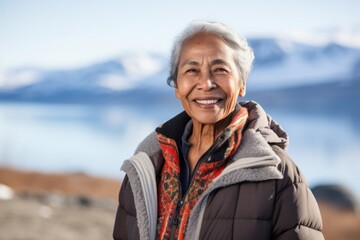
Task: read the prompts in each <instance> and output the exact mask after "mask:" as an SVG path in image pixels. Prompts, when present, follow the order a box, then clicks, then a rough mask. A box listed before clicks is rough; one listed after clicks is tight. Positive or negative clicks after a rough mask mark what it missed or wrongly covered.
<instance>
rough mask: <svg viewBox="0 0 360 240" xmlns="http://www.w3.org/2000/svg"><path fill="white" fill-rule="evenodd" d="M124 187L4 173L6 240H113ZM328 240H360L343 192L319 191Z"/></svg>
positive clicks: (0, 206)
mask: <svg viewBox="0 0 360 240" xmlns="http://www.w3.org/2000/svg"><path fill="white" fill-rule="evenodd" d="M120 184H121V182H120V181H119V180H114V179H105V178H100V177H94V176H89V175H86V174H83V173H72V174H60V173H59V174H45V173H37V172H24V171H19V170H14V169H9V168H0V239H1V240H24V239H26V240H43V239H44V240H45V239H47V240H48V239H51V240H63V239H66V240H78V239H87V240H107V239H109V240H110V239H112V231H113V224H114V219H115V214H116V207H117V194H118V191H119V187H120ZM313 191H314V194H315V196H316V197H317V200H318V202H319V206H320V211H321V214H322V218H323V226H324V236H325V239H327V240H360V214H359V210H360V209H359V208H358V206H359V205H358V200H357V199H356V197H355V196H354V195H352V194H351V193H349V192H347V191H346V189H344V188H342V187H339V186H331V185H330V186H319V187H317V188H314V189H313Z"/></svg>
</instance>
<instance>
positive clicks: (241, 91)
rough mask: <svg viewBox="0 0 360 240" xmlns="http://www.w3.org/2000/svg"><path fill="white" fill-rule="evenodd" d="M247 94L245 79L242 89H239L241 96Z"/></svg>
mask: <svg viewBox="0 0 360 240" xmlns="http://www.w3.org/2000/svg"><path fill="white" fill-rule="evenodd" d="M245 95H246V81H244V82H243V83H242V84H241V87H240V91H239V97H245Z"/></svg>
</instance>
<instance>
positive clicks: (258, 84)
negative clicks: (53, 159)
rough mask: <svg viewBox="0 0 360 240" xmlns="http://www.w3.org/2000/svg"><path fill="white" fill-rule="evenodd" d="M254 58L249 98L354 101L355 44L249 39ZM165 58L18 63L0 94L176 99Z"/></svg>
mask: <svg viewBox="0 0 360 240" xmlns="http://www.w3.org/2000/svg"><path fill="white" fill-rule="evenodd" d="M250 44H251V46H252V47H253V49H254V52H255V64H254V68H253V71H252V73H251V74H250V77H249V79H248V84H247V86H248V95H249V98H252V97H254V98H256V99H259V100H260V101H264V102H265V104H266V103H269V104H270V103H271V104H295V103H297V104H304V103H305V102H308V104H310V105H311V104H313V101H315V102H317V103H319V104H320V103H321V102H322V103H324V104H325V102H326V104H327V105H329V104H333V103H334V102H337V101H345V100H346V101H348V100H349V101H357V102H360V100H359V99H360V96H359V95H360V83H359V82H360V49H359V48H354V47H348V46H344V45H340V44H337V43H329V44H326V45H321V46H319V45H310V44H305V43H300V42H296V41H290V40H284V39H276V38H258V39H251V40H250ZM167 73H168V58H167V56H162V55H159V54H148V53H132V54H130V53H128V54H124V55H121V56H120V57H119V58H116V59H110V60H108V61H104V62H100V63H97V64H93V65H90V66H86V67H83V68H78V69H62V70H41V69H35V68H19V69H15V70H10V71H8V72H6V74H5V76H3V81H2V83H1V85H0V100H3V101H4V100H9V101H10V100H11V101H44V102H87V103H108V102H117V103H135V104H137V103H142V104H145V103H154V102H164V99H169V101H165V102H171V101H176V100H175V98H174V95H173V89H172V88H170V87H169V86H167V85H166V78H167Z"/></svg>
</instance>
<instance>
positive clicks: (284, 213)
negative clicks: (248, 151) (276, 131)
mask: <svg viewBox="0 0 360 240" xmlns="http://www.w3.org/2000/svg"><path fill="white" fill-rule="evenodd" d="M273 149H274V151H275V152H276V153H277V154H278V156H279V157H280V158H281V160H282V161H281V164H280V165H279V169H280V171H281V172H282V173H283V175H284V178H283V179H281V180H278V183H277V185H276V188H277V189H276V193H277V194H276V201H275V208H274V209H275V210H274V214H273V239H277V240H285V239H294V240H295V239H304V240H305V239H312V240H317V239H319V240H320V239H324V237H323V234H322V232H321V229H322V220H321V215H320V210H319V207H318V204H317V202H316V200H315V197H314V196H313V194H312V192H311V190H310V189H309V187H308V185H307V182H306V180H305V178H304V176H303V175H302V174H301V172H300V170H299V169H298V167H297V166H296V165H295V164H294V162H293V161H292V160H291V159H290V158H289V157H288V155H287V154H286V153H285V152H284V151H283V150H281V149H280V148H278V147H273Z"/></svg>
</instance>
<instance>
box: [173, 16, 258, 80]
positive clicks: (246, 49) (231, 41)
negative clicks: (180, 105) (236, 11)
mask: <svg viewBox="0 0 360 240" xmlns="http://www.w3.org/2000/svg"><path fill="white" fill-rule="evenodd" d="M204 32H205V33H211V34H214V35H216V36H218V37H219V38H221V39H223V40H224V41H225V43H226V44H227V45H228V46H229V47H230V48H232V49H233V50H234V52H235V54H234V55H235V56H234V61H235V64H236V66H237V68H238V70H239V73H240V81H241V83H245V82H246V79H247V77H248V75H249V73H250V71H251V68H252V64H253V61H254V52H253V50H252V49H251V47H250V46H249V44H248V42H247V41H246V39H245V38H244V37H243V36H240V35H238V34H237V33H236V32H235V31H234V30H233V29H231V28H230V27H228V26H226V25H225V24H223V23H220V22H210V21H193V22H191V23H190V24H189V25H188V26H187V28H185V30H184V31H183V32H181V33H180V34H179V35H178V36H177V38H176V39H175V41H174V43H173V46H172V50H171V57H170V71H169V77H168V79H167V83H168V85H169V86H175V87H176V80H177V74H178V65H179V61H180V54H181V51H182V49H183V45H184V42H185V41H186V40H188V39H190V38H192V37H193V36H195V35H196V34H198V33H204Z"/></svg>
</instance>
